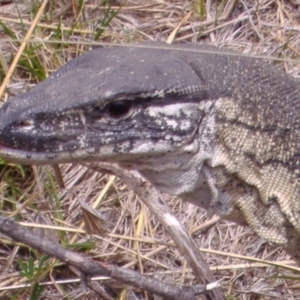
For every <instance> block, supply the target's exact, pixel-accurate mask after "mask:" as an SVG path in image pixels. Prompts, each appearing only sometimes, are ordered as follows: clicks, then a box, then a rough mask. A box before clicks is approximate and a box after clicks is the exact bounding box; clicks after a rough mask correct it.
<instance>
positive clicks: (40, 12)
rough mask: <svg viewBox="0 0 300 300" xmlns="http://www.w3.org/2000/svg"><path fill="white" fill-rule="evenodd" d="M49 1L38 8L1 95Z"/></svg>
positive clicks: (1, 88) (45, 1)
mask: <svg viewBox="0 0 300 300" xmlns="http://www.w3.org/2000/svg"><path fill="white" fill-rule="evenodd" d="M47 3H48V0H44V1H43V3H42V5H41V7H40V9H39V10H38V12H37V14H36V16H35V18H34V19H33V21H32V23H31V26H30V28H29V30H28V31H27V33H26V35H25V38H24V40H23V42H22V44H21V46H20V48H19V50H18V52H17V54H16V56H15V58H14V60H13V62H12V64H11V66H10V67H9V69H8V71H7V74H6V76H5V78H4V80H3V82H2V85H1V86H0V97H1V96H2V94H3V92H4V90H5V87H6V85H7V84H8V81H9V79H10V77H11V76H12V74H13V72H14V70H15V67H16V65H17V63H18V61H19V59H20V57H21V55H22V52H23V50H24V48H25V46H26V44H27V41H28V40H29V38H30V36H31V34H32V32H33V30H34V28H35V26H36V24H37V22H38V20H39V18H40V17H41V15H42V13H43V11H44V9H45V7H46V5H47Z"/></svg>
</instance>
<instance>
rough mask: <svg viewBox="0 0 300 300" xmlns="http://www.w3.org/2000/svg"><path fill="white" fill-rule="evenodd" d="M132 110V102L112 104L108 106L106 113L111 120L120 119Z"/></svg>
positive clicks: (124, 101) (123, 101) (125, 101)
mask: <svg viewBox="0 0 300 300" xmlns="http://www.w3.org/2000/svg"><path fill="white" fill-rule="evenodd" d="M130 108H131V101H127V100H122V101H115V102H111V103H109V104H108V105H107V106H106V112H107V113H108V115H109V116H110V117H111V118H114V119H119V118H122V117H124V116H126V115H127V114H128V112H129V110H130Z"/></svg>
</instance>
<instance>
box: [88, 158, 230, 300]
mask: <svg viewBox="0 0 300 300" xmlns="http://www.w3.org/2000/svg"><path fill="white" fill-rule="evenodd" d="M90 166H91V167H92V168H93V169H95V170H97V171H103V170H104V171H108V172H110V173H111V172H112V173H114V174H116V175H117V176H118V177H120V178H121V179H122V180H123V181H124V182H125V183H126V185H127V186H128V187H129V188H130V189H132V190H133V191H134V192H135V193H136V194H137V195H138V197H139V198H140V200H141V201H142V202H143V203H145V204H146V205H147V207H148V208H149V209H150V210H151V211H152V212H153V214H154V215H155V216H156V217H157V218H158V220H159V221H160V222H161V224H162V225H163V226H164V228H165V229H166V230H167V231H168V233H169V234H170V236H171V238H172V239H173V240H174V242H175V244H176V245H177V246H178V247H179V248H180V251H181V253H182V255H183V256H184V257H185V259H186V260H187V262H188V263H189V265H190V267H191V268H192V269H193V272H194V274H195V276H196V278H197V280H198V282H200V283H202V284H204V285H208V284H213V285H214V284H215V287H217V286H218V285H217V283H216V280H215V279H214V276H213V274H212V272H211V271H210V270H209V268H208V266H207V264H206V262H205V260H204V259H203V257H202V256H201V254H200V252H199V249H198V247H197V246H196V245H195V243H194V242H193V241H192V239H191V238H190V236H189V235H188V233H187V232H186V231H185V230H184V229H183V227H182V226H181V224H180V222H179V221H178V220H177V219H176V217H175V216H174V215H173V213H172V212H171V210H170V208H169V207H168V205H167V204H166V203H165V202H164V201H163V198H162V196H161V193H160V192H159V191H158V190H157V189H155V188H154V187H153V186H151V185H150V184H148V183H147V184H145V182H143V181H142V179H141V177H140V176H138V175H135V174H137V173H135V172H130V171H125V170H123V169H121V168H119V167H118V166H117V165H113V164H109V163H100V164H92V165H90ZM209 297H211V298H208V299H215V300H221V299H225V298H224V294H223V293H222V291H221V289H220V288H215V289H213V290H212V291H211V292H210V293H209Z"/></svg>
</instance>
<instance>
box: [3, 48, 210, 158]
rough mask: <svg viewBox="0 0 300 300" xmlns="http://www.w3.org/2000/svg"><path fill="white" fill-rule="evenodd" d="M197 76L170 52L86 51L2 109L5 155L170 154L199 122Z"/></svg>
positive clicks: (202, 94)
mask: <svg viewBox="0 0 300 300" xmlns="http://www.w3.org/2000/svg"><path fill="white" fill-rule="evenodd" d="M158 61H159V62H158ZM186 74H189V75H188V76H186ZM199 76H200V77H201V75H199V73H198V72H195V70H193V68H192V67H191V66H190V65H189V64H188V63H187V62H186V61H185V59H184V55H182V57H181V56H180V55H178V53H175V54H174V52H172V51H170V49H156V50H155V51H153V49H147V48H136V47H114V48H101V49H96V50H92V51H90V52H87V53H85V54H83V55H81V56H80V57H78V58H75V59H74V60H72V61H70V62H69V63H67V64H66V65H65V66H64V67H62V68H61V69H59V70H58V71H57V72H55V73H54V74H52V75H51V76H50V77H49V78H48V79H46V80H45V81H43V82H42V83H40V84H38V85H37V86H36V87H34V88H33V89H31V90H30V91H28V92H27V93H25V94H23V95H21V96H19V97H16V98H14V99H10V100H8V101H7V102H6V103H5V104H4V105H3V106H2V108H1V110H0V156H2V157H4V158H6V159H7V160H10V161H19V162H22V163H29V164H31V163H43V164H44V163H46V164H50V163H59V162H74V161H79V162H80V161H85V160H92V161H97V160H104V159H106V160H110V161H116V162H118V161H122V160H125V161H126V160H129V161H130V160H131V159H136V158H137V157H138V156H143V155H145V154H147V155H151V153H152V154H154V155H155V154H157V153H167V152H172V151H173V150H174V149H177V148H180V147H182V146H183V145H186V144H189V143H190V142H191V140H192V138H193V136H194V134H195V132H196V131H197V129H198V127H199V122H201V114H202V112H201V111H200V110H199V109H198V107H199V100H201V99H205V98H206V97H207V91H206V87H205V82H204V81H203V79H202V78H200V77H199Z"/></svg>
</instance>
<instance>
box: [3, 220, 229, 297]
mask: <svg viewBox="0 0 300 300" xmlns="http://www.w3.org/2000/svg"><path fill="white" fill-rule="evenodd" d="M0 232H1V233H3V234H5V235H7V236H9V237H10V238H12V239H13V240H15V241H19V242H21V243H24V244H26V245H28V246H30V247H32V248H34V249H37V250H38V251H40V252H42V253H46V254H47V255H49V256H51V257H55V258H57V259H59V260H61V261H63V262H65V263H66V264H69V265H71V266H73V267H75V268H77V269H78V270H79V271H80V272H81V274H82V275H83V276H88V277H90V276H96V275H98V276H99V275H100V276H106V277H110V278H112V279H115V280H118V281H122V282H124V283H126V284H130V285H132V286H135V287H138V288H141V289H143V290H146V291H149V292H150V293H152V294H157V295H160V296H162V297H164V298H166V299H172V300H173V299H174V300H182V299H185V300H196V299H197V298H196V295H199V294H202V293H204V292H206V291H207V290H208V289H209V288H213V286H212V285H210V286H208V287H206V288H205V286H203V285H196V286H182V287H177V286H175V285H171V284H165V283H163V282H161V281H158V280H155V279H152V278H147V277H146V276H143V275H141V274H139V273H137V272H134V271H131V270H125V269H123V268H119V267H116V266H113V265H106V264H104V263H101V262H99V261H95V260H93V259H91V258H89V257H85V256H83V255H80V254H78V253H76V252H73V251H70V250H67V249H64V248H63V247H61V246H60V245H59V244H58V243H56V242H54V241H53V240H51V241H50V240H47V239H45V238H43V237H41V236H38V235H37V234H35V233H32V232H31V231H29V230H28V229H26V228H24V227H22V226H20V225H19V224H18V223H17V222H15V221H13V220H12V219H9V218H5V217H3V216H1V215H0ZM84 279H87V277H84ZM211 299H220V298H211ZM223 299H224V298H223Z"/></svg>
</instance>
